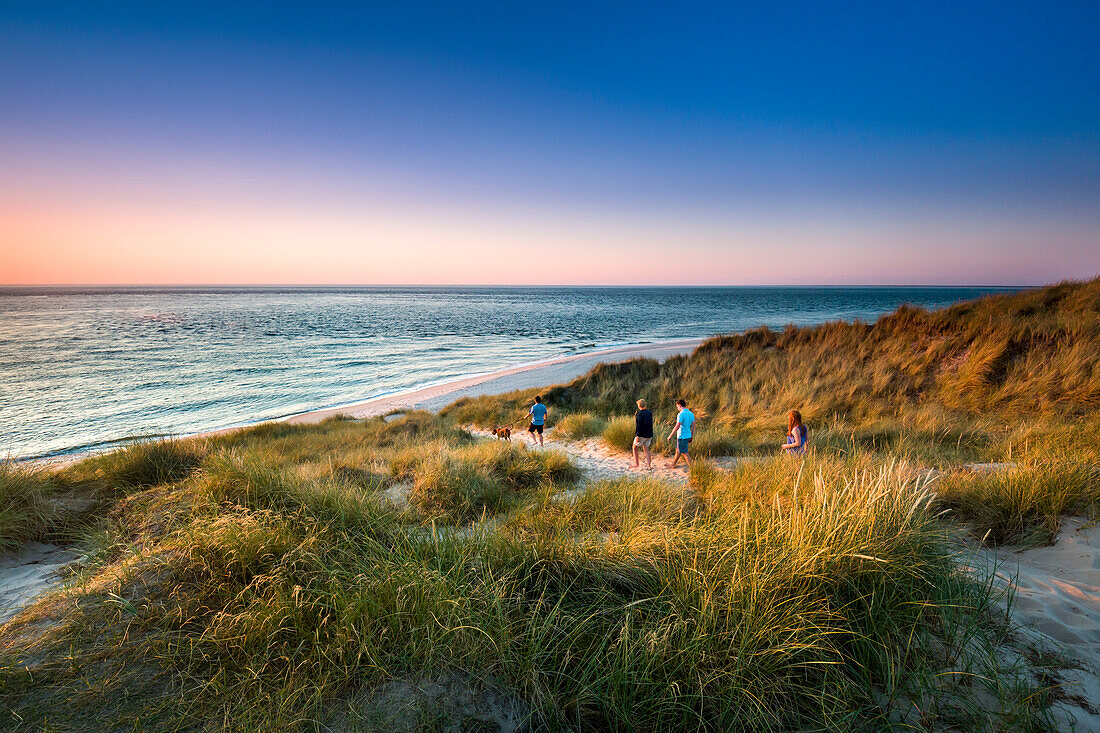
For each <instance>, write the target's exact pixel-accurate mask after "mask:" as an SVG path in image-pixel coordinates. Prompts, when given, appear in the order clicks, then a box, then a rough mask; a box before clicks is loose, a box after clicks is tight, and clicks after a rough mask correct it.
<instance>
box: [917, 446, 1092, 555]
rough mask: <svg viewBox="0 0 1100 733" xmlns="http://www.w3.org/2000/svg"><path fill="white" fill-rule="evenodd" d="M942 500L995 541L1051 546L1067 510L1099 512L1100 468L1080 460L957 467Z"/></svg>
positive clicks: (944, 482) (942, 487)
mask: <svg viewBox="0 0 1100 733" xmlns="http://www.w3.org/2000/svg"><path fill="white" fill-rule="evenodd" d="M937 491H938V494H939V500H940V502H941V503H942V504H943V505H944V506H946V507H948V508H950V509H952V510H954V512H955V514H956V515H957V516H958V517H959V518H960V519H962V520H963V521H965V522H968V523H970V524H971V525H972V527H973V531H974V534H975V535H977V536H978V537H983V538H985V539H986V540H987V541H988V542H989V543H990V544H995V545H1000V544H1023V545H1047V544H1051V543H1053V542H1054V540H1055V539H1056V538H1057V537H1058V529H1059V527H1060V526H1061V517H1062V516H1063V515H1066V514H1078V515H1088V516H1096V514H1097V512H1098V510H1100V467H1098V466H1091V465H1088V464H1084V463H1079V462H1076V461H1060V462H1051V463H1041V464H1030V465H1020V466H1008V467H1001V468H990V469H985V470H963V471H952V472H951V473H948V474H946V475H945V476H943V477H942V478H941V479H940V482H939V485H938V487H937Z"/></svg>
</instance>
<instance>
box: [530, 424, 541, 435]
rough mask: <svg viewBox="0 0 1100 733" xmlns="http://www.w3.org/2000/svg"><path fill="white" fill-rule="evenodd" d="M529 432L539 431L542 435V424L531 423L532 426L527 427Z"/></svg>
mask: <svg viewBox="0 0 1100 733" xmlns="http://www.w3.org/2000/svg"><path fill="white" fill-rule="evenodd" d="M527 432H529V433H538V434H539V435H542V426H541V425H535V424H534V423H531V426H530V427H528V428H527Z"/></svg>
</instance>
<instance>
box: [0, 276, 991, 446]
mask: <svg viewBox="0 0 1100 733" xmlns="http://www.w3.org/2000/svg"><path fill="white" fill-rule="evenodd" d="M990 292H997V289H994V288H939V287H919V288H912V287H906V288H893V287H888V288H879V287H868V288H765V287H759V288H757V287H753V288H451V287H362V288H337V287H332V288H323V287H316V288H313V287H311V288H285V287H284V288H245V287H240V288H236V287H235V288H226V287H217V288H209V287H207V288H79V287H64V288H63V287H49V288H46V287H17V288H13V287H9V288H2V289H0V456H7V457H11V458H36V457H47V456H55V455H60V454H66V453H74V452H83V451H94V450H99V449H103V448H106V447H109V446H111V445H113V444H115V443H117V442H118V441H122V440H126V439H130V438H135V437H149V436H159V435H186V434H190V433H195V432H202V431H206V430H214V429H218V428H225V427H232V426H238V425H247V424H250V423H255V422H260V421H263V420H271V419H276V418H281V417H285V416H288V415H293V414H296V413H300V412H304V411H308V410H314V409H319V408H323V407H333V406H338V405H342V404H349V403H352V402H358V401H362V400H365V399H370V398H372V397H376V396H381V395H385V394H389V393H393V392H397V391H402V390H407V389H410V388H415V387H418V386H423V385H426V384H433V383H438V382H443V381H448V380H452V379H456V378H460V377H463V376H468V375H472V374H478V373H482V372H487V371H491V370H494V369H498V368H501V367H505V366H514V365H518V364H523V363H528V362H533V361H540V360H543V359H547V358H551V357H554V356H560V355H565V354H573V353H579V352H582V351H586V350H594V349H598V348H605V347H608V346H616V345H623V344H635V343H645V342H651V341H659V340H665V339H676V338H690V337H696V336H711V335H714V334H719V333H732V332H738V331H743V330H746V329H749V328H753V327H756V326H759V325H761V324H764V325H768V326H771V327H774V328H780V327H782V326H784V325H786V324H788V323H794V324H798V325H806V324H815V323H822V322H825V321H835V320H854V319H863V320H873V319H875V318H877V317H878V316H880V315H882V314H884V313H887V312H889V311H892V310H894V309H895V308H897V307H898V306H899V305H901V304H903V303H911V304H915V305H920V306H924V307H926V308H936V307H941V306H945V305H948V304H951V303H954V302H957V301H959V300H964V299H968V298H973V297H977V296H979V295H982V294H984V293H990Z"/></svg>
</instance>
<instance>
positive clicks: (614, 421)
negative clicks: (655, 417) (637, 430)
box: [600, 415, 660, 451]
mask: <svg viewBox="0 0 1100 733" xmlns="http://www.w3.org/2000/svg"><path fill="white" fill-rule="evenodd" d="M654 429H655V430H656V426H654ZM600 437H601V438H603V442H605V443H607V445H609V446H610V447H611V448H614V449H615V450H621V451H629V450H630V448H631V446H632V445H633V444H634V418H633V417H629V416H626V415H622V416H620V417H613V418H611V419H610V420H608V421H607V426H606V427H605V428H604V429H603V432H602V433H601V434H600ZM659 442H660V441H658V440H655V441H654V444H655V445H656V444H657V443H659Z"/></svg>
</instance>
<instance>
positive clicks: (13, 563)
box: [0, 542, 80, 624]
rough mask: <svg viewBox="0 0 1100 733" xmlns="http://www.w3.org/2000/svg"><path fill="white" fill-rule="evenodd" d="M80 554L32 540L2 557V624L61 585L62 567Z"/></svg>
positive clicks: (0, 596) (0, 622) (0, 571)
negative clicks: (16, 550)
mask: <svg viewBox="0 0 1100 733" xmlns="http://www.w3.org/2000/svg"><path fill="white" fill-rule="evenodd" d="M79 557H80V554H79V553H77V552H76V551H74V550H72V549H71V548H65V547H58V546H57V545H50V544H46V543H43V542H32V543H30V544H28V545H26V546H25V547H23V548H21V549H20V550H19V551H18V552H15V553H12V554H10V555H7V556H5V557H3V558H0V624H2V623H4V622H6V621H7V620H8V619H10V618H11V617H12V616H15V615H16V614H17V613H19V611H20V610H21V609H22V608H23V607H25V606H27V605H28V604H30V603H32V602H33V601H34V600H35V599H36V598H38V597H39V596H41V595H43V594H45V593H46V592H48V591H49V590H50V589H51V588H53V587H54V586H56V585H58V584H60V583H61V581H62V577H61V575H60V571H61V570H62V568H64V567H65V566H66V565H68V564H69V563H72V562H74V561H75V560H77V559H78V558H79Z"/></svg>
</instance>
